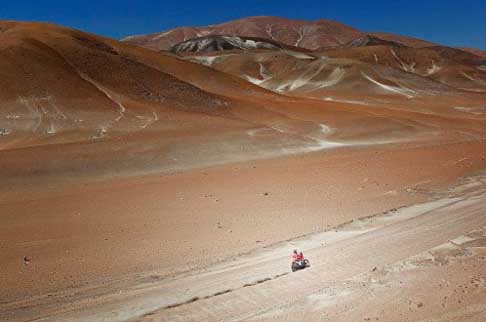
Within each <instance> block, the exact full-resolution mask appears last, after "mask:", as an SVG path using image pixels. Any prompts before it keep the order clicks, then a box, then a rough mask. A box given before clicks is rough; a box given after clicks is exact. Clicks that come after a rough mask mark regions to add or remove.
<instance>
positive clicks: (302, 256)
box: [292, 249, 304, 262]
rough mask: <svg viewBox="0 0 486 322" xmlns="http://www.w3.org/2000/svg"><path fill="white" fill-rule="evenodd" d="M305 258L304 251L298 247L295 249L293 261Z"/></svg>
mask: <svg viewBox="0 0 486 322" xmlns="http://www.w3.org/2000/svg"><path fill="white" fill-rule="evenodd" d="M303 260H304V254H302V252H300V253H299V252H297V249H294V253H293V254H292V261H293V262H299V261H303Z"/></svg>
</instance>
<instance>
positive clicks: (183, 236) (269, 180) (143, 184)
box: [0, 143, 486, 315]
mask: <svg viewBox="0 0 486 322" xmlns="http://www.w3.org/2000/svg"><path fill="white" fill-rule="evenodd" d="M484 151H486V144H484V143H462V144H450V145H439V146H429V147H406V146H402V147H401V148H400V149H397V148H396V147H393V146H388V147H385V146H381V147H379V149H378V148H361V149H342V150H329V151H325V152H318V153H311V154H306V155H300V156H292V157H284V158H279V159H271V160H261V161H254V162H246V163H243V164H231V165H225V166H217V167H213V168H206V169H195V170H189V171H185V172H181V173H174V174H171V175H158V176H147V177H140V178H132V179H118V180H108V181H104V182H98V183H95V182H91V183H72V182H65V183H64V184H63V183H59V182H58V183H54V182H53V183H51V184H47V185H37V186H30V187H29V188H25V187H23V188H22V187H17V188H16V189H19V190H14V191H12V190H11V191H8V193H5V194H3V195H4V196H8V199H7V200H6V199H3V200H2V203H1V204H0V211H1V213H2V222H1V224H0V235H1V236H2V253H3V258H2V272H3V274H2V275H1V280H0V284H1V285H2V288H1V293H0V295H1V299H2V301H1V302H2V303H3V304H2V305H3V306H4V307H5V308H12V307H16V305H19V303H22V301H23V300H25V299H27V298H30V297H31V296H37V297H38V299H39V301H41V302H42V301H45V300H46V299H47V301H49V298H48V296H49V294H55V292H57V291H66V290H69V289H73V294H71V296H75V297H76V294H77V295H78V296H79V295H80V294H83V291H79V289H78V288H80V287H90V288H91V287H92V288H95V289H96V288H99V287H100V286H101V285H105V286H106V288H108V289H109V288H110V287H112V286H113V285H115V284H116V283H122V282H123V281H126V280H127V278H129V279H133V278H137V276H138V277H140V276H146V275H147V274H149V275H150V274H151V275H154V276H157V278H162V277H167V276H172V275H173V274H174V273H176V272H178V271H184V270H188V269H194V268H197V267H203V266H207V265H209V264H211V263H214V262H216V261H219V260H222V259H225V258H229V257H231V256H235V255H237V254H241V253H244V252H248V251H250V250H253V249H256V248H261V247H264V246H267V245H271V244H273V243H275V242H277V241H281V240H286V239H289V238H292V237H296V236H299V235H303V234H308V233H313V232H318V231H321V230H323V229H327V228H330V227H332V226H335V225H337V224H340V223H343V222H346V221H349V220H352V219H353V218H356V217H365V216H369V215H373V214H376V213H379V212H382V211H385V210H387V209H391V208H396V207H400V206H403V205H407V204H411V203H414V202H418V201H422V200H427V199H428V198H430V195H429V194H428V193H424V191H425V190H424V189H433V188H438V187H440V186H444V185H446V184H449V183H451V182H453V181H454V180H455V179H456V178H457V177H459V176H462V175H465V174H467V173H472V172H475V171H478V170H480V169H483V168H484V167H485V166H486V159H485V157H486V156H485V155H484ZM417 160H420V162H417ZM350 201H352V202H350ZM275 227H278V229H275ZM24 256H27V257H28V259H29V262H28V264H26V263H25V262H24V260H23V259H24ZM140 274H141V275H140ZM110 285H111V286H110ZM16 301H20V302H17V304H15V302H16ZM12 302H13V303H12ZM8 303H11V304H8ZM33 303H34V304H35V302H33ZM27 306H28V304H27ZM54 307H55V302H54ZM34 312H36V311H35V308H34ZM36 314H41V312H36ZM34 315H35V314H34Z"/></svg>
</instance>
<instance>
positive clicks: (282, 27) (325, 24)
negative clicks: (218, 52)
mask: <svg viewBox="0 0 486 322" xmlns="http://www.w3.org/2000/svg"><path fill="white" fill-rule="evenodd" d="M208 35H234V36H242V37H259V38H266V39H270V40H274V41H277V42H279V43H282V44H286V45H290V46H297V47H303V48H306V49H312V50H315V49H318V48H328V47H336V46H341V45H344V44H346V43H349V42H350V41H352V40H354V39H357V38H361V37H365V36H367V35H370V36H375V37H378V38H380V39H383V40H387V41H393V42H397V43H400V44H404V45H407V46H411V47H425V46H431V45H433V44H432V43H430V42H427V41H424V40H420V39H415V38H412V37H406V36H400V35H394V34H389V33H366V32H362V31H359V30H357V29H355V28H352V27H349V26H346V25H344V24H342V23H339V22H336V21H332V20H325V19H321V20H317V21H312V22H310V21H304V20H292V19H285V18H280V17H268V16H259V17H248V18H242V19H238V20H234V21H229V22H226V23H222V24H218V25H211V26H207V27H181V28H175V29H172V30H168V31H164V32H160V33H154V34H148V35H139V36H130V37H126V38H124V39H122V41H125V42H129V43H132V44H135V45H138V46H143V47H147V48H150V49H154V50H168V49H170V48H171V47H172V46H173V45H175V44H178V43H181V42H183V41H186V40H189V39H193V38H199V37H203V36H208Z"/></svg>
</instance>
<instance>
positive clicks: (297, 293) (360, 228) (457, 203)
mask: <svg viewBox="0 0 486 322" xmlns="http://www.w3.org/2000/svg"><path fill="white" fill-rule="evenodd" d="M483 181H485V180H484V179H477V180H476V181H474V182H472V183H471V182H470V183H469V186H463V187H462V188H460V189H456V190H455V191H452V192H450V193H449V195H448V196H447V197H444V198H441V199H438V200H435V201H431V202H428V203H424V204H419V205H416V206H412V207H407V208H402V209H398V210H391V211H389V212H387V213H385V214H383V215H380V216H375V217H371V218H367V219H362V220H356V221H354V222H352V223H349V224H346V225H343V226H342V227H340V228H338V229H336V230H332V231H328V232H323V233H320V234H314V235H310V236H305V237H302V238H300V239H297V240H291V241H287V242H284V243H280V244H278V245H274V246H272V247H268V248H265V249H262V250H259V251H256V252H253V253H249V254H247V255H243V256H240V257H238V258H235V259H234V260H231V261H226V262H223V263H220V264H218V265H215V266H213V267H212V268H210V269H207V270H204V271H198V272H190V273H186V274H179V275H176V276H174V277H173V278H167V279H162V280H158V279H157V276H151V277H146V278H144V279H141V280H139V281H136V283H133V284H131V285H130V283H131V282H130V283H128V282H127V283H128V284H124V285H120V286H119V288H118V289H116V288H110V290H103V288H98V289H96V288H94V289H92V290H84V293H83V292H79V293H78V294H77V296H76V295H72V296H71V297H68V298H63V297H62V294H58V295H57V297H58V298H57V299H51V300H50V302H49V301H44V302H43V301H40V302H38V303H37V305H36V306H33V307H34V308H33V309H32V308H31V309H26V310H23V314H22V317H21V316H20V315H18V311H17V315H15V312H13V311H12V312H10V313H11V314H12V315H11V317H13V316H15V317H16V319H18V320H19V321H20V320H23V321H25V320H30V319H29V315H30V318H32V317H34V316H35V317H39V316H44V318H41V319H38V320H39V321H67V320H69V321H124V320H136V321H244V320H252V321H272V320H273V321H275V320H282V321H287V320H289V316H290V315H289V314H290V313H289V312H300V313H299V314H302V312H307V313H309V310H310V312H311V313H313V314H315V316H313V318H315V319H316V320H322V321H327V320H328V319H327V318H325V317H323V316H321V315H319V314H320V313H319V311H317V313H316V311H315V308H316V307H319V306H321V307H322V306H323V305H324V304H325V303H327V302H329V296H328V297H327V298H322V296H321V299H320V300H319V299H318V300H316V299H315V298H316V296H318V295H319V294H321V295H322V294H323V292H324V293H325V292H326V291H329V290H334V292H338V290H340V291H339V294H340V295H339V296H338V297H335V296H334V297H331V298H332V299H333V300H332V301H333V303H334V304H336V305H337V306H336V307H339V303H341V304H342V303H344V302H346V300H347V299H348V300H349V298H351V296H352V295H354V296H355V295H356V292H350V287H349V286H347V287H345V289H347V292H344V293H343V292H342V290H343V285H346V283H347V281H348V282H349V281H354V283H355V284H359V285H360V290H361V291H363V289H368V290H369V288H370V287H371V285H373V283H371V282H370V280H369V279H367V278H365V277H366V276H368V275H369V274H377V272H383V271H387V272H392V271H393V269H392V268H393V267H396V266H397V265H399V263H407V261H410V258H414V256H418V255H420V254H423V253H424V252H427V251H430V250H431V249H435V248H436V247H438V246H440V245H444V244H447V243H448V242H449V241H451V240H456V244H460V243H461V240H462V242H464V241H471V240H476V244H475V247H476V248H478V249H482V250H484V247H485V246H486V237H485V236H486V235H485V236H483V234H484V230H480V233H479V234H478V233H476V235H474V236H476V238H471V237H470V236H472V235H468V234H470V233H471V232H473V231H476V230H478V229H482V228H484V227H486V213H485V210H486V194H485V193H484V192H485V191H486V190H485V189H484V182H483ZM478 187H479V188H478ZM481 231H482V233H481ZM461 236H462V237H461ZM464 236H469V237H464ZM478 236H479V237H478ZM478 241H479V242H478ZM478 243H479V244H478ZM483 244H484V245H483ZM294 248H298V249H301V250H303V251H304V253H305V255H306V257H308V258H309V259H310V260H311V263H312V266H311V267H310V268H309V269H306V270H303V271H299V272H296V273H290V267H289V265H290V262H289V254H290V253H291V251H292V249H294ZM482 258H483V259H484V256H483V257H482ZM474 267H475V268H476V269H477V270H479V272H478V274H479V275H478V276H479V277H480V278H483V277H484V278H486V270H485V269H484V268H483V267H484V263H483V264H482V265H481V264H480V265H479V266H478V265H477V263H475V264H474ZM456 273H457V274H453V275H454V276H455V277H458V276H459V277H460V276H463V275H464V274H466V273H464V272H456ZM429 274H430V272H429ZM363 276H365V277H363ZM402 279H403V280H405V277H404V276H401V277H400V276H399V277H396V276H395V277H393V280H395V281H397V280H402ZM448 279H449V280H451V281H452V280H454V278H452V277H448ZM428 280H429V281H431V280H433V276H429V279H428ZM480 281H482V279H480ZM343 283H344V284H343ZM471 283H472V282H471ZM481 283H482V282H481ZM484 284H486V283H483V284H481V285H480V286H479V292H483V293H484V292H485V290H486V288H485V285H484ZM336 285H341V286H340V287H337V286H336ZM401 287H402V286H401ZM318 298H319V297H318ZM474 298H476V299H477V300H476V301H479V303H475V310H476V311H475V312H476V313H477V314H484V312H486V300H485V299H486V297H484V296H483V297H482V300H481V297H477V296H475V297H474ZM309 299H313V300H312V301H311V305H310V306H309ZM478 299H479V300H478ZM56 301H57V303H56V305H52V303H53V302H56ZM316 301H317V302H316ZM62 302H64V303H65V305H60V303H62ZM459 302H460V301H459ZM316 303H317V304H319V305H317V304H316ZM29 304H32V302H31V303H29V301H26V303H25V307H27V308H28V307H29ZM328 304H329V303H328ZM463 304H464V305H467V304H468V302H467V301H466V302H465V303H463ZM420 305H423V303H422V302H420V303H419V304H418V306H419V307H420ZM478 305H479V306H478ZM324 306H325V305H324ZM59 307H62V309H59ZM346 307H347V308H348V311H349V307H348V306H346ZM7 309H8V308H7ZM444 310H445V308H444ZM326 311H327V313H326V314H330V313H329V312H330V311H329V310H326ZM5 312H8V310H7V311H5ZM39 312H42V314H41V315H39ZM481 312H482V313H481ZM6 314H7V315H5V314H4V316H6V317H7V316H8V313H6ZM354 314H355V315H354V318H356V314H358V316H359V317H360V319H361V320H363V319H366V317H365V316H364V317H362V316H361V315H360V314H365V313H359V312H358V313H357V312H356V311H354ZM383 314H384V313H383ZM477 314H476V316H479V315H477ZM339 316H341V318H342V319H343V320H347V319H346V315H343V312H340V315H339ZM350 316H351V315H350ZM266 319H268V320H266ZM351 320H353V319H350V321H351ZM358 320H359V319H358ZM456 320H457V321H462V320H460V319H456ZM456 320H455V321H456Z"/></svg>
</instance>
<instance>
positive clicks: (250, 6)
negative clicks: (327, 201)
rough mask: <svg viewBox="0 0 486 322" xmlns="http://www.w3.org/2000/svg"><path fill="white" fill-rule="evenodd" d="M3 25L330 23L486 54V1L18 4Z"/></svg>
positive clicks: (143, 29) (10, 5)
mask: <svg viewBox="0 0 486 322" xmlns="http://www.w3.org/2000/svg"><path fill="white" fill-rule="evenodd" d="M2 2H4V3H2V4H1V5H0V19H9V20H30V21H49V22H53V23H57V24H61V25H64V26H68V27H73V28H76V29H81V30H84V31H89V32H93V33H97V34H101V35H104V36H108V37H112V38H121V37H124V36H127V35H131V34H143V33H150V32H157V31H162V30H166V29H170V28H174V27H178V26H199V25H207V24H214V23H220V22H224V21H228V20H232V19H236V18H240V17H245V16H256V15H272V16H282V17H287V18H297V19H306V20H315V19H320V18H327V19H333V20H337V21H340V22H342V23H345V24H348V25H351V26H353V27H356V28H358V29H360V30H364V31H386V32H393V33H399V34H403V35H408V36H414V37H418V38H423V39H427V40H430V41H434V42H438V43H441V44H445V45H450V46H468V47H476V48H481V49H486V1H485V0H471V1H451V0H442V1H440V0H421V1H418V0H408V1H402V0H387V1H383V0H377V1H366V0H361V1H357V0H348V1H340V0H334V1H325V0H324V1H319V0H317V1H299V0H291V1H289V0H280V1H274V0H267V1H265V0H239V1H233V0H227V1H222V0H215V1H209V0H198V1H194V0H184V1H181V0H171V1H166V0H162V1H156V0H146V1H143V0H140V1H128V0H118V1H112V0H99V1H90V0H70V1H69V0H68V1H66V0H36V1H34V0H17V1H8V2H7V1H2Z"/></svg>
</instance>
